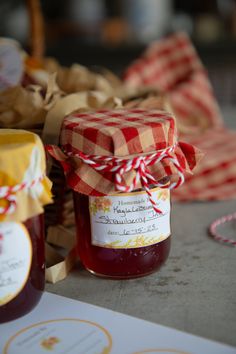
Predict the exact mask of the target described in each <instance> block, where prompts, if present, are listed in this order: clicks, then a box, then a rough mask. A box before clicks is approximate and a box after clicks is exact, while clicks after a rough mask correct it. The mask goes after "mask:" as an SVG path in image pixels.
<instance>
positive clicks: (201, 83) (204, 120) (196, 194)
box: [124, 33, 236, 201]
mask: <svg viewBox="0 0 236 354" xmlns="http://www.w3.org/2000/svg"><path fill="white" fill-rule="evenodd" d="M124 82H125V83H126V85H127V86H131V87H139V86H143V85H147V86H153V87H155V88H157V89H159V90H160V91H161V92H164V93H165V94H166V97H167V99H168V101H169V103H170V106H171V108H172V111H173V112H174V115H175V116H176V118H177V123H178V127H179V128H180V131H182V132H184V133H183V134H182V136H181V138H183V139H184V140H185V141H187V142H189V143H191V144H194V145H195V146H197V147H198V148H199V149H201V150H202V151H204V153H205V157H204V159H203V160H202V161H201V163H200V164H199V165H198V167H197V168H196V170H195V172H194V176H192V177H191V178H189V177H187V178H186V182H185V184H184V185H183V186H181V187H180V188H179V189H178V190H175V191H174V193H173V197H174V199H176V200H180V201H188V200H202V201H203V200H223V199H230V198H231V199H233V198H236V132H230V131H229V130H227V129H225V128H224V124H223V120H222V118H221V114H220V110H219V107H218V104H217V102H216V100H215V98H214V95H213V92H212V88H211V85H210V83H209V79H208V76H207V73H206V70H205V69H204V67H203V65H202V63H201V61H200V59H199V57H198V55H197V53H196V51H195V49H194V47H193V45H192V43H191V41H190V40H189V38H188V36H187V35H186V34H184V33H177V34H175V35H172V36H170V37H168V38H166V39H163V40H161V41H158V42H154V43H153V44H151V45H150V47H149V48H148V49H147V50H146V51H145V53H144V54H143V55H142V56H141V58H139V59H137V60H136V61H135V62H134V63H133V64H131V65H130V67H129V68H128V69H127V70H126V72H125V75H124Z"/></svg>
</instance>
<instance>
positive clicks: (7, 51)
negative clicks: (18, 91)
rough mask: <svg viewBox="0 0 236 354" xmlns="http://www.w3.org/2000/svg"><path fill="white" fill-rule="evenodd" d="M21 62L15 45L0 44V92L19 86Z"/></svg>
mask: <svg viewBox="0 0 236 354" xmlns="http://www.w3.org/2000/svg"><path fill="white" fill-rule="evenodd" d="M22 74H23V62H22V58H21V55H20V52H19V50H18V48H17V47H16V45H14V44H12V43H7V42H5V41H3V42H0V91H1V90H5V89H6V88H8V87H10V86H15V85H17V84H19V82H20V80H21V77H22Z"/></svg>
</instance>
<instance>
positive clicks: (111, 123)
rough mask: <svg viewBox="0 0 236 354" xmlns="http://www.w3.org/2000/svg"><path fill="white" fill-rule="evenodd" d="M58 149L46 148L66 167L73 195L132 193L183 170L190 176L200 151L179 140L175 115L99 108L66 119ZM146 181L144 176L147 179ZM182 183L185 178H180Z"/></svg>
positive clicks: (172, 176)
mask: <svg viewBox="0 0 236 354" xmlns="http://www.w3.org/2000/svg"><path fill="white" fill-rule="evenodd" d="M60 147H61V149H60V148H58V147H55V146H54V147H53V146H51V147H50V146H49V147H48V150H49V152H50V153H51V155H53V156H54V157H55V158H56V159H57V160H58V161H60V162H61V163H62V166H63V167H64V170H65V173H66V175H67V181H68V184H69V185H70V187H72V188H73V189H74V190H75V191H78V192H80V193H84V194H87V195H104V194H109V193H112V192H114V191H116V190H119V191H124V192H127V191H131V190H133V189H137V188H140V187H142V186H143V182H144V181H145V177H146V184H152V185H158V183H159V182H158V181H160V180H161V179H163V178H164V177H166V176H171V178H172V179H173V180H174V179H175V178H176V177H177V180H178V182H177V181H175V182H174V183H175V186H176V185H178V184H180V181H179V177H180V172H181V173H182V172H183V171H187V172H190V171H191V170H192V169H193V167H194V166H195V165H196V163H197V160H198V150H197V149H196V148H194V147H192V146H190V145H188V144H180V143H178V141H177V130H176V123H175V119H174V117H173V116H172V115H171V114H170V113H168V112H165V111H160V110H143V109H131V110H127V109H116V110H98V111H93V112H85V113H79V114H74V115H70V116H67V117H66V118H65V119H64V122H63V125H62V129H61V136H60ZM143 177H144V178H143ZM181 178H182V180H183V176H182V177H181Z"/></svg>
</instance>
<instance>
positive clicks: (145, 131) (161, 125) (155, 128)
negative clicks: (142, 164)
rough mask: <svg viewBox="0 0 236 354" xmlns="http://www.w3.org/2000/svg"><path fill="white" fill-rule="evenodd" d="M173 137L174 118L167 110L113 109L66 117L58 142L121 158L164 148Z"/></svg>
mask: <svg viewBox="0 0 236 354" xmlns="http://www.w3.org/2000/svg"><path fill="white" fill-rule="evenodd" d="M176 139H177V131H176V126H175V119H174V117H173V116H172V115H171V114H170V113H167V112H164V111H160V110H143V109H130V110H127V109H116V110H98V111H95V112H85V113H79V114H74V115H70V116H68V117H66V118H65V119H64V122H63V125H62V130H61V136H60V144H61V146H62V148H63V149H64V150H65V151H66V152H73V153H76V152H77V151H82V152H83V153H84V154H96V155H106V156H120V157H121V156H131V155H136V154H143V153H149V152H152V151H156V150H160V149H165V148H167V147H168V146H172V145H173V144H175V142H176Z"/></svg>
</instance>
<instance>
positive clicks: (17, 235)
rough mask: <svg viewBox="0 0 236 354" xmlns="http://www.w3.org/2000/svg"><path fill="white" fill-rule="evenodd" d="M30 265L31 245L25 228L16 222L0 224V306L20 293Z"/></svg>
mask: <svg viewBox="0 0 236 354" xmlns="http://www.w3.org/2000/svg"><path fill="white" fill-rule="evenodd" d="M31 263H32V243H31V240H30V236H29V233H28V231H27V229H26V228H25V226H24V225H23V224H21V223H17V222H2V223H0V306H3V305H5V304H7V303H8V302H10V301H11V300H12V299H14V298H15V297H16V296H17V295H18V294H19V293H20V292H21V290H22V289H23V287H24V286H25V283H26V282H27V279H28V277H29V272H30V268H31Z"/></svg>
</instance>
